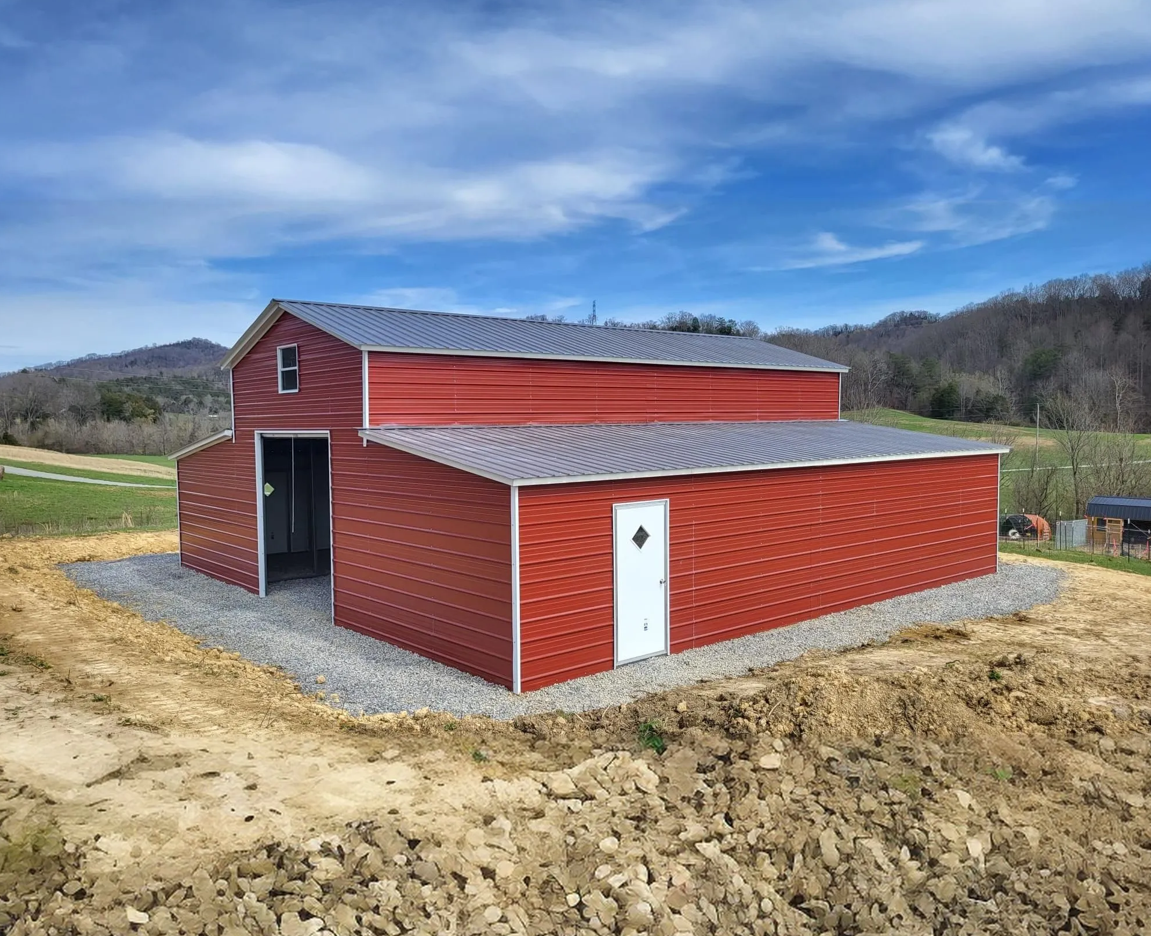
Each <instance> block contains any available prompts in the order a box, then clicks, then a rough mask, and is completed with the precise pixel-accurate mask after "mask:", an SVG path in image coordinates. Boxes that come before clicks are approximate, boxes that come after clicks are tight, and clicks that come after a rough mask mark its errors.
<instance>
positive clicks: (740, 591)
mask: <svg viewBox="0 0 1151 936" xmlns="http://www.w3.org/2000/svg"><path fill="white" fill-rule="evenodd" d="M998 467H999V465H998V457H997V456H995V455H979V456H965V457H957V458H941V459H920V460H915V461H904V462H886V463H872V464H863V465H842V466H836V467H829V468H823V469H815V468H798V469H790V470H787V469H784V470H775V471H763V472H739V473H733V474H723V475H702V476H694V477H693V476H688V477H674V478H660V479H650V480H635V481H622V482H597V483H593V484H570V485H554V486H547V487H526V488H521V489H520V493H519V498H520V507H519V517H520V533H519V537H520V633H521V648H522V649H521V660H522V686H523V689H524V690H530V689H538V688H540V687H542V686H546V685H551V684H552V683H556V682H560V681H562V680H565V679H571V678H573V677H576V676H582V675H585V674H588V673H595V672H600V671H602V670H606V669H610V668H611V666H612V650H613V641H614V634H613V586H612V505H613V504H616V503H625V502H628V501H642V500H656V499H663V498H668V499H669V500H670V519H671V529H670V539H671V542H670V548H671V553H670V566H671V578H670V582H669V585H670V588H671V649H672V651H673V652H677V651H681V650H686V649H688V648H690V647H696V646H701V645H703V644H708V643H713V642H715V641H718V640H726V639H730V638H732V637H740V636H743V635H745V634H750V633H754V632H756V631H761V630H766V629H768V628H772V627H778V626H780V625H783V624H791V623H794V622H796V621H802V620H805V619H808V618H812V617H817V616H819V615H821V614H827V613H830V612H833V611H841V610H844V609H846V608H852V607H856V606H858V605H861V604H866V603H869V602H872V601H878V600H880V599H883V598H890V597H893V596H895V595H901V594H906V593H907V592H912V591H918V590H920V589H924V588H930V587H933V586H936V585H942V584H945V583H947V582H955V581H960V580H962V579H966V578H972V577H975V576H978V575H984V574H988V573H991V572H994V571H995V567H996V546H997V544H996V523H997V516H996V513H997V494H998V479H999V472H998Z"/></svg>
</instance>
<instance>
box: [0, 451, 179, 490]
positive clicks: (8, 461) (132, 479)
mask: <svg viewBox="0 0 1151 936" xmlns="http://www.w3.org/2000/svg"><path fill="white" fill-rule="evenodd" d="M0 465H15V466H16V467H18V468H30V469H32V470H33V471H47V472H49V473H51V474H58V475H68V476H69V477H70V478H94V479H96V480H98V481H124V482H127V483H128V484H155V485H160V486H164V487H175V486H176V482H175V481H169V480H166V479H164V478H152V477H148V476H147V475H128V474H119V473H118V472H113V471H91V470H89V469H87V468H71V467H69V466H67V465H47V464H43V463H41V462H33V461H17V460H16V459H14V458H0Z"/></svg>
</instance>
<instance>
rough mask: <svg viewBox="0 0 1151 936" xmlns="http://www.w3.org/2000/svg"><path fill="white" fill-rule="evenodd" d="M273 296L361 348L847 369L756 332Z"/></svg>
mask: <svg viewBox="0 0 1151 936" xmlns="http://www.w3.org/2000/svg"><path fill="white" fill-rule="evenodd" d="M273 302H274V303H275V304H276V305H278V306H279V307H280V308H282V309H283V310H284V311H286V312H290V313H291V314H292V315H295V316H298V317H299V318H301V319H303V320H304V321H306V322H309V323H310V324H312V325H315V326H316V327H317V328H320V329H323V330H324V331H326V332H328V333H329V334H332V335H334V336H335V337H337V338H339V339H341V340H343V341H346V342H348V343H349V344H352V345H355V346H356V347H358V348H380V349H395V350H409V351H410V350H420V351H443V352H445V353H457V354H458V353H466V354H492V355H514V356H523V357H559V358H588V359H592V360H605V361H616V360H618V361H643V362H653V363H660V364H687V365H698V366H711V367H760V368H778V369H788V370H831V371H839V372H843V371H846V370H847V368H846V367H844V366H843V365H842V364H836V363H834V362H832V361H824V360H821V359H820V358H816V357H812V356H810V355H807V354H801V353H800V352H798V351H792V350H791V349H790V348H781V347H779V346H778V345H773V344H770V343H768V342H766V341H761V340H759V339H757V338H737V337H733V336H729V335H699V334H695V333H691V332H668V331H653V330H650V329H640V328H614V327H606V326H593V325H578V324H567V323H561V322H530V321H527V320H525V319H513V318H498V317H495V316H485V315H466V314H459V313H448V312H421V311H415V310H411V309H390V308H377V307H374V306H356V305H340V304H336V303H326V302H298V301H294V300H284V299H277V300H273Z"/></svg>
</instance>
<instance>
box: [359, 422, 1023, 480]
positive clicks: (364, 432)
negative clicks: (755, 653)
mask: <svg viewBox="0 0 1151 936" xmlns="http://www.w3.org/2000/svg"><path fill="white" fill-rule="evenodd" d="M360 436H361V437H363V438H365V439H367V440H368V441H370V442H376V443H378V444H380V445H384V446H387V447H388V448H394V449H398V450H399V451H401V452H407V453H409V454H410V455H415V456H417V457H419V458H426V459H427V460H428V461H434V462H438V463H439V464H441V465H447V466H448V467H449V468H456V469H458V470H459V471H464V472H467V473H468V474H473V475H478V476H479V477H481V478H488V479H489V480H491V481H498V482H499V483H500V484H507V485H510V486H511V487H533V486H537V485H541V484H586V483H589V482H592V481H634V480H638V479H642V478H674V477H680V476H683V475H707V474H731V473H733V472H737V471H781V470H784V469H787V468H833V467H835V466H838V465H868V464H879V463H882V462H898V461H916V460H920V459H927V458H963V457H970V456H972V455H1005V454H1007V453H1008V452H1010V451H1011V449H1008V448H999V447H996V448H986V449H964V450H961V451H957V452H914V453H910V454H906V455H867V456H861V457H858V458H825V459H818V460H816V461H805V462H768V463H764V464H753V465H708V466H704V467H700V468H667V469H663V470H657V471H620V472H613V473H608V474H594V475H559V476H555V477H542V478H509V477H507V476H506V475H501V474H498V473H497V472H495V471H491V470H484V469H482V468H477V467H476V466H475V465H468V464H465V463H464V462H461V461H458V460H456V459H452V458H446V457H444V456H442V455H439V454H435V453H432V452H428V451H427V450H426V449H422V448H420V447H418V446H414V445H405V444H403V443H402V442H399V441H397V440H396V439H394V438H392V437H390V436H389V435H387V434H386V432H380V431H379V430H372V429H361V430H360Z"/></svg>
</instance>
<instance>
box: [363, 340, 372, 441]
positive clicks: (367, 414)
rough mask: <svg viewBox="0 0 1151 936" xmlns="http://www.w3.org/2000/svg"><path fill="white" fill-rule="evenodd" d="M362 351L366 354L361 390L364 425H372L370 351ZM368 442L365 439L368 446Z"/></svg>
mask: <svg viewBox="0 0 1151 936" xmlns="http://www.w3.org/2000/svg"><path fill="white" fill-rule="evenodd" d="M362 353H363V356H364V358H363V362H362V368H363V380H364V385H363V389H362V390H361V391H360V393H361V395H362V396H363V403H364V421H363V425H365V426H370V425H371V424H372V407H371V396H370V394H369V392H368V352H367V351H364V352H362ZM367 444H368V440H367V439H364V446H365V447H366V446H367Z"/></svg>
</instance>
